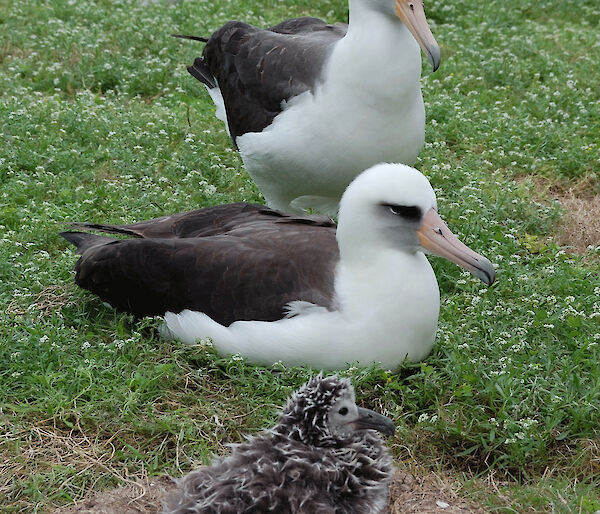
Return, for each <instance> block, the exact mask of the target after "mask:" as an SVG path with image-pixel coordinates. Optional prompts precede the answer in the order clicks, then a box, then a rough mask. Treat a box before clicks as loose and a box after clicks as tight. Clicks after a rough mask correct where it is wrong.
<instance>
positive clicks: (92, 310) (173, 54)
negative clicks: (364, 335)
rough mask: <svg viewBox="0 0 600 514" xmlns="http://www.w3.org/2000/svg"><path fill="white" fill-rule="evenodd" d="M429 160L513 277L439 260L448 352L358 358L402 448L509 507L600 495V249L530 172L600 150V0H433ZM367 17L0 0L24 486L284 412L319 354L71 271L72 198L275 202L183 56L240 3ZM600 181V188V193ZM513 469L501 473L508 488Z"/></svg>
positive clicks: (53, 483) (156, 463)
mask: <svg viewBox="0 0 600 514" xmlns="http://www.w3.org/2000/svg"><path fill="white" fill-rule="evenodd" d="M427 12H428V17H429V19H430V22H431V25H432V29H433V32H434V33H435V35H436V37H437V39H438V41H439V42H440V44H441V46H442V49H443V62H442V66H441V68H440V70H439V71H438V72H437V73H435V74H431V73H430V72H429V70H428V69H427V68H426V67H425V68H424V76H423V92H424V97H425V102H426V107H427V114H428V127H427V144H426V147H425V148H424V149H423V151H422V153H421V156H420V159H419V161H418V163H417V167H418V168H419V169H421V170H422V171H424V172H425V173H426V174H427V175H428V176H429V177H430V179H431V181H432V183H433V184H434V186H435V188H436V191H437V193H438V199H439V210H440V212H441V214H442V216H444V218H445V219H446V220H447V222H448V224H449V225H450V227H451V228H452V229H453V230H454V231H455V232H456V233H457V234H458V235H459V236H460V237H461V238H462V239H463V240H464V241H465V242H466V243H467V244H469V245H471V246H472V247H474V248H475V249H476V250H477V251H479V252H481V253H483V254H484V255H486V256H487V257H488V258H490V260H492V261H493V262H494V263H496V264H497V266H498V281H497V283H496V284H495V285H494V286H493V287H492V288H490V289H487V288H485V287H482V285H481V284H480V283H479V282H477V281H476V280H475V279H473V278H472V277H470V276H468V275H467V274H466V273H463V272H461V270H460V269H459V268H457V267H455V266H454V265H452V264H451V263H447V262H442V261H440V260H438V259H435V258H434V259H432V263H433V265H434V267H435V269H436V273H437V276H438V281H439V283H440V289H441V292H442V309H441V316H440V329H439V334H438V341H437V344H436V346H435V348H434V351H433V353H432V354H431V356H430V357H429V358H428V359H427V360H426V362H424V363H420V364H414V365H407V366H405V367H403V368H402V369H400V370H398V371H397V372H394V373H390V372H387V371H383V370H379V369H376V368H373V369H368V370H362V369H354V368H350V369H349V370H347V371H346V372H345V374H348V375H350V376H353V377H354V381H355V384H356V385H357V388H358V394H359V398H360V400H361V401H363V402H364V403H365V404H366V405H369V406H372V407H375V408H378V409H380V410H382V411H383V412H387V413H388V414H389V415H391V416H393V417H394V419H395V420H396V422H397V424H398V427H399V428H398V433H397V435H396V437H395V438H394V439H393V440H391V441H390V444H391V446H392V448H393V451H394V453H395V455H396V456H397V458H398V459H399V460H406V459H409V458H412V457H411V456H415V457H416V458H417V459H418V461H419V462H420V463H422V464H423V465H424V466H426V467H428V468H430V469H434V470H435V469H443V470H445V471H446V472H447V473H449V474H450V475H451V476H452V477H454V478H456V479H457V480H458V481H460V482H462V483H463V484H464V488H465V493H468V494H469V495H471V496H472V497H473V498H474V499H476V500H477V501H479V502H480V503H481V504H482V505H485V506H487V507H488V508H489V509H490V510H495V511H502V512H550V511H554V512H580V511H581V512H594V511H595V510H597V509H600V493H599V492H598V491H599V489H600V450H599V447H600V439H599V429H598V427H599V426H600V413H599V409H600V368H599V367H598V362H599V361H600V348H599V344H600V277H599V271H600V269H599V264H598V263H599V259H598V256H599V255H600V248H598V247H596V248H590V249H589V252H588V254H587V255H586V256H584V257H582V256H575V255H572V254H571V253H570V252H569V249H568V248H560V247H558V246H557V245H556V243H554V242H553V241H552V239H551V238H550V236H551V235H552V231H553V227H555V225H556V223H557V222H558V220H559V218H560V215H561V214H560V210H559V208H558V206H557V205H556V204H555V203H553V202H550V201H548V202H540V201H538V200H536V199H535V196H534V190H533V188H532V186H529V185H528V182H527V181H525V182H523V181H521V180H518V181H517V180H515V179H521V178H522V177H524V176H531V177H534V178H535V177H540V176H543V177H545V178H547V179H549V180H551V181H553V182H563V183H575V182H577V181H580V180H582V179H585V178H593V177H594V176H596V177H597V175H598V170H599V169H600V143H599V141H600V88H598V84H599V83H600V72H599V71H598V66H597V63H598V62H599V61H600V45H599V44H598V24H599V21H600V6H599V5H598V3H597V2H596V1H595V0H583V1H578V2H575V1H573V0H565V1H564V2H552V1H549V0H547V1H536V2H529V3H527V4H522V5H518V4H510V3H507V2H502V1H499V0H492V1H490V2H484V3H480V4H478V5H477V6H474V4H473V2H466V1H464V0H446V1H444V2H442V1H441V0H434V1H433V2H430V3H428V4H427ZM305 14H312V15H317V16H320V17H324V18H326V19H328V20H330V21H332V22H333V21H338V20H342V19H344V17H345V16H346V6H345V3H344V2H343V0H337V1H336V2H333V1H331V0H324V1H320V2H313V1H308V0H296V1H289V2H265V1H263V2H260V1H258V0H253V1H250V0H242V1H240V2H232V3H229V2H227V3H225V2H223V3H222V4H217V5H215V2H203V1H200V0H197V1H194V0H188V1H185V0H184V1H181V2H173V3H171V2H167V1H166V0H165V1H156V2H152V1H147V2H142V1H141V0H138V1H121V2H109V1H107V0H97V1H78V2H68V1H64V0H58V1H55V2H7V1H6V0H0V184H1V185H0V188H1V189H0V235H1V244H0V305H1V306H2V311H1V312H0V426H1V427H2V428H1V429H0V456H1V457H2V460H1V462H0V505H2V506H3V509H6V510H7V511H9V512H13V511H14V512H32V511H41V510H48V509H50V508H51V507H53V506H59V505H63V504H66V503H68V502H70V501H71V500H73V499H78V498H81V497H82V496H84V495H85V494H86V493H88V492H89V491H90V490H92V489H95V490H98V489H102V488H106V487H110V486H114V485H116V484H118V483H120V481H121V480H123V479H126V478H132V477H139V476H143V475H147V474H150V475H153V474H162V473H172V474H179V473H181V472H183V471H187V470H189V469H190V468H191V467H193V466H195V465H198V464H199V463H202V462H207V461H208V460H209V459H210V456H211V455H213V454H214V453H219V452H221V453H222V452H225V451H227V450H226V448H225V446H224V445H225V444H226V443H229V442H236V441H239V440H241V438H242V436H243V434H245V433H254V432H257V431H259V430H261V429H263V428H265V427H267V426H269V425H270V424H271V423H272V422H273V420H274V419H275V416H276V411H277V408H278V406H280V405H282V403H283V401H284V400H285V398H286V396H287V395H288V394H289V393H290V392H291V391H292V390H293V389H294V388H296V387H297V386H299V385H300V384H301V383H302V382H303V381H305V380H306V379H307V378H308V377H309V376H310V375H311V374H312V373H313V370H310V369H301V368H297V369H284V368H277V369H272V368H261V367H255V366H250V365H248V364H246V363H244V362H242V361H237V360H232V359H222V358H219V357H218V356H216V355H214V354H212V353H211V352H210V351H206V350H204V349H199V348H189V347H185V346H183V345H180V344H178V343H171V342H165V341H162V340H160V339H159V338H158V336H157V333H156V329H157V327H158V325H159V320H152V319H147V320H143V321H141V322H136V321H134V320H133V319H131V318H130V317H128V316H125V315H119V314H116V313H114V312H113V311H112V310H111V309H109V308H108V307H106V306H105V305H103V304H102V303H101V302H100V301H99V300H98V299H96V298H95V297H93V296H92V295H91V294H88V293H87V292H84V291H81V290H79V289H77V288H76V287H75V286H74V285H73V284H72V281H73V274H72V271H71V270H72V266H73V263H74V262H75V260H76V256H75V255H74V252H73V250H72V248H70V247H69V246H68V245H67V244H66V242H65V241H63V240H62V239H60V238H59V237H58V236H57V232H59V231H60V230H61V228H62V225H61V223H63V222H65V221H72V220H80V221H84V220H87V221H106V222H115V223H122V222H132V221H134V220H141V219H147V218H150V217H154V216H159V215H163V214H167V213H172V212H176V211H180V210H186V209H191V208H195V207H197V206H205V205H214V204H219V203H224V202H230V201H240V200H243V201H260V195H259V193H258V191H257V189H256V188H255V186H254V185H253V183H252V181H251V180H250V179H249V177H248V176H247V175H246V174H245V172H244V171H243V169H242V165H241V161H240V159H239V157H238V156H237V154H236V153H235V152H234V151H232V149H231V145H230V142H229V140H228V137H227V135H226V133H225V131H224V128H223V127H222V124H221V123H220V122H218V120H216V119H215V118H214V116H213V111H214V109H213V107H212V105H211V103H210V101H209V99H208V95H207V94H205V93H204V91H203V88H202V87H201V86H200V85H199V84H198V83H197V82H195V81H194V80H193V79H192V78H191V77H189V76H188V74H187V72H186V71H185V66H186V64H189V63H190V62H191V61H192V59H193V58H194V56H196V55H197V54H198V52H199V51H200V49H201V45H200V44H197V43H193V42H189V41H180V40H175V39H173V38H170V37H168V35H169V34H171V33H174V32H181V33H194V34H198V35H208V34H210V32H211V31H212V30H214V29H216V28H217V27H218V26H220V25H221V24H222V23H223V22H224V21H226V20H228V19H243V20H246V21H249V22H251V23H255V24H258V25H262V26H266V25H269V24H273V23H276V22H277V21H279V20H281V19H283V18H286V17H291V16H300V15H305ZM596 193H598V191H596ZM492 478H493V481H494V483H495V484H496V486H497V487H496V488H494V487H491V486H489V485H488V484H489V483H491V480H492Z"/></svg>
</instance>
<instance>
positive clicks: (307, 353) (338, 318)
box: [165, 251, 440, 369]
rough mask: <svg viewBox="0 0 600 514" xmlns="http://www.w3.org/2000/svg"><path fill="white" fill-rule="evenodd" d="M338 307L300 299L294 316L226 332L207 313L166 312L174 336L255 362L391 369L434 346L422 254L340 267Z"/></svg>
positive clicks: (431, 298)
mask: <svg viewBox="0 0 600 514" xmlns="http://www.w3.org/2000/svg"><path fill="white" fill-rule="evenodd" d="M336 292H337V293H336V294H337V301H338V304H339V310H336V311H334V312H331V311H328V310H326V309H324V308H322V307H316V306H313V307H312V308H311V307H310V304H306V303H305V302H302V304H300V305H298V304H296V305H292V310H293V313H294V314H295V316H294V317H292V318H285V319H282V320H279V321H275V322H263V321H237V322H235V323H233V324H232V325H230V326H229V327H224V326H222V325H220V324H218V323H216V322H215V321H213V320H212V319H211V318H210V317H208V316H207V315H206V314H203V313H199V312H192V311H183V312H182V313H181V314H173V313H167V314H166V315H165V321H166V323H167V326H168V328H169V330H170V331H171V332H172V333H173V334H174V335H175V337H177V338H178V339H180V340H182V341H184V342H186V343H194V342H197V341H198V340H200V339H207V338H210V339H211V340H212V343H213V345H214V346H215V348H216V349H217V351H218V352H219V353H221V354H226V355H233V354H239V355H241V356H243V357H245V358H247V359H248V360H250V361H251V362H254V363H257V364H265V365H269V364H273V363H275V362H278V361H281V362H283V363H284V364H286V365H300V364H304V365H309V366H312V367H316V368H322V369H339V368H343V367H345V366H346V365H349V364H350V365H351V364H355V363H358V365H361V366H364V365H368V364H371V363H380V364H381V365H382V366H383V367H384V368H386V369H393V368H396V367H397V366H398V365H400V364H402V362H404V361H405V360H408V361H419V360H421V359H423V358H424V357H425V356H426V355H427V354H428V353H429V352H430V351H431V348H432V346H433V343H434V339H435V332H436V327H437V319H438V313H439V301H440V300H439V290H438V286H437V281H436V279H435V275H434V273H433V270H432V269H431V266H430V264H429V262H428V261H427V259H426V257H425V256H424V255H423V254H422V253H417V254H414V255H407V254H401V253H399V252H397V251H382V252H381V255H379V257H378V258H377V262H371V263H368V264H366V263H357V265H355V266H351V267H350V266H345V267H343V268H340V269H338V272H337V274H336Z"/></svg>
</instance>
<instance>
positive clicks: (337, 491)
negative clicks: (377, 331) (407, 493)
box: [164, 375, 394, 514]
mask: <svg viewBox="0 0 600 514" xmlns="http://www.w3.org/2000/svg"><path fill="white" fill-rule="evenodd" d="M369 429H375V430H379V431H381V432H383V433H386V434H392V433H393V431H394V425H393V423H392V421H391V420H390V419H389V418H386V417H385V416H382V415H380V414H377V413H375V412H373V411H370V410H368V409H361V408H359V407H357V406H356V404H355V400H354V390H353V388H352V385H351V384H350V381H349V380H347V379H340V378H338V377H336V376H332V377H326V378H324V377H322V376H321V375H318V376H317V377H314V378H313V379H311V380H310V381H309V382H308V383H307V384H305V385H304V386H303V387H302V388H300V389H299V390H298V391H297V392H296V393H295V394H294V395H293V396H292V397H291V399H290V400H289V401H288V404H287V406H286V407H285V408H284V410H283V412H282V413H281V415H280V417H279V421H278V423H277V425H276V426H275V427H274V428H273V429H271V430H269V431H267V432H265V433H263V434H261V435H259V436H256V437H252V438H249V440H248V441H247V442H246V443H243V444H240V445H237V446H236V447H234V450H233V452H232V455H231V456H229V457H225V458H220V459H217V460H216V461H215V462H214V463H213V464H212V466H210V467H204V468H200V469H197V470H195V471H193V472H191V473H190V474H188V475H187V476H185V477H184V478H183V479H181V480H180V481H179V487H178V489H177V491H176V492H175V493H174V494H173V495H172V496H171V497H170V498H168V500H167V502H166V505H165V510H164V512H165V514H184V513H186V514H192V513H198V514H199V513H206V514H209V513H214V514H216V513H220V514H238V513H242V512H244V513H266V512H273V513H277V514H297V513H306V514H325V513H327V514H334V513H336V514H362V513H364V514H376V513H379V512H382V511H383V509H384V508H385V506H386V503H387V496H388V485H389V481H390V479H391V477H392V474H393V465H392V460H391V458H390V456H389V454H388V452H387V449H386V448H385V446H384V444H383V442H382V440H381V438H380V437H379V435H377V434H376V433H375V432H373V431H372V430H369Z"/></svg>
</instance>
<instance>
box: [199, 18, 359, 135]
mask: <svg viewBox="0 0 600 514" xmlns="http://www.w3.org/2000/svg"><path fill="white" fill-rule="evenodd" d="M346 29H347V26H346V25H342V24H336V25H329V24H327V23H325V22H324V21H323V20H319V19H317V18H309V17H305V18H295V19H292V20H287V21H284V22H283V23H280V24H279V25H275V26H273V27H270V28H269V29H266V30H265V29H259V28H256V27H253V26H252V25H248V24H246V23H242V22H239V21H230V22H229V23H226V24H225V25H223V27H221V28H220V29H219V30H217V31H216V32H215V33H214V34H213V35H212V36H211V37H210V39H209V40H208V43H207V44H206V47H205V48H204V52H203V53H202V57H199V58H197V59H196V60H195V61H194V64H193V65H192V66H190V67H189V68H188V71H189V72H190V74H191V75H193V76H194V77H195V78H197V79H198V80H200V81H201V82H203V83H204V84H206V85H207V86H208V87H211V84H213V86H214V84H215V82H216V83H218V86H219V89H220V90H221V94H222V95H223V101H224V103H225V111H226V113H227V123H228V126H229V132H230V134H231V138H232V139H233V142H234V144H235V139H236V137H237V136H240V135H242V134H245V133H246V132H260V131H262V130H263V129H264V128H265V127H267V126H268V125H270V124H271V122H272V121H273V118H275V116H277V115H278V114H279V113H280V112H281V110H282V102H283V101H287V100H289V99H290V98H292V97H294V96H296V95H299V94H301V93H304V92H305V91H309V90H314V88H315V86H316V85H317V83H318V82H319V79H320V77H321V71H322V69H323V65H324V64H325V61H326V60H327V57H328V56H329V54H330V52H331V50H332V48H333V45H334V44H335V43H337V42H338V41H339V40H340V39H341V38H342V37H344V35H345V34H346ZM211 77H212V78H213V79H216V80H212V81H211V80H209V79H210V78H211Z"/></svg>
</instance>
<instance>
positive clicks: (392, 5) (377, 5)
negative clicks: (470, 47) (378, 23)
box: [351, 0, 441, 71]
mask: <svg viewBox="0 0 600 514" xmlns="http://www.w3.org/2000/svg"><path fill="white" fill-rule="evenodd" d="M358 3H362V4H363V5H364V6H365V7H366V8H368V9H372V10H375V11H379V12H382V13H384V14H387V15H388V16H391V17H397V18H399V19H400V21H402V23H403V24H404V25H405V26H406V28H407V29H408V30H409V31H410V32H411V34H412V35H413V37H414V38H415V39H416V41H417V43H419V46H420V47H421V49H422V50H423V52H424V53H425V55H426V56H427V59H428V60H429V62H430V63H431V66H432V68H433V71H435V70H437V69H438V67H439V65H440V61H441V51H440V47H439V45H438V44H437V41H436V40H435V37H433V34H432V33H431V29H430V28H429V25H428V23H427V18H426V17H425V6H424V5H423V0H354V1H353V2H352V1H351V11H352V4H358Z"/></svg>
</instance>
